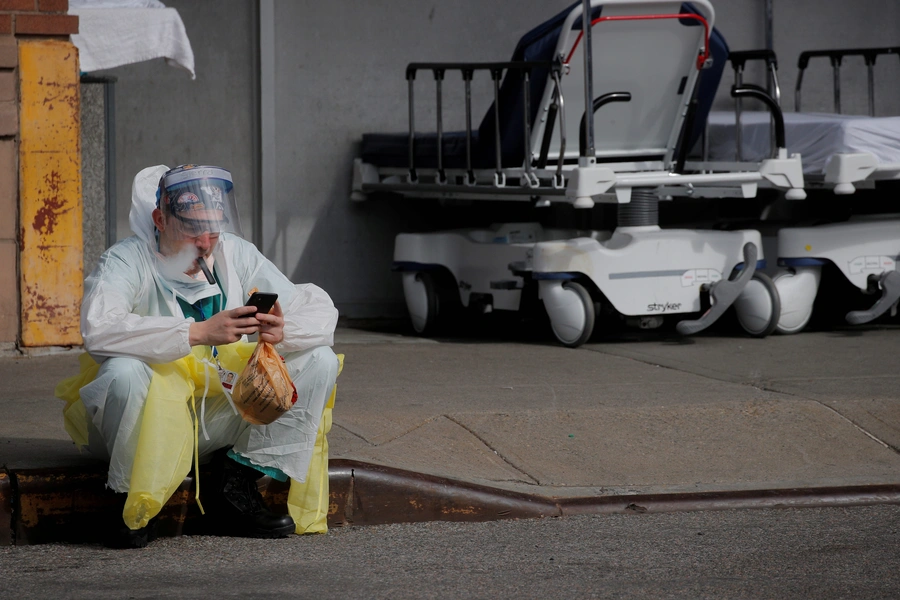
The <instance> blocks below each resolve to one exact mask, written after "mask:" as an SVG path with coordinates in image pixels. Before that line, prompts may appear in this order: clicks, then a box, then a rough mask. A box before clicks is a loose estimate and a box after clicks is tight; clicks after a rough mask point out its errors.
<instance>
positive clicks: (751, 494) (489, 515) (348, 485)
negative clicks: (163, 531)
mask: <svg viewBox="0 0 900 600" xmlns="http://www.w3.org/2000/svg"><path fill="white" fill-rule="evenodd" d="M88 471H89V470H88ZM18 475H22V476H23V477H25V478H26V479H28V478H29V477H34V476H41V477H48V476H51V475H52V476H55V477H51V478H52V479H56V480H57V481H61V480H62V478H65V477H67V476H71V477H73V478H81V477H85V476H86V475H87V476H90V474H89V473H86V472H85V469H84V468H71V467H63V468H58V469H52V468H43V469H23V470H19V471H15V472H10V471H7V470H0V521H2V520H3V519H5V517H6V515H7V513H8V514H9V519H8V520H9V532H8V533H5V532H4V530H3V526H4V525H3V523H2V522H0V545H4V544H6V545H10V544H16V543H20V544H21V543H26V544H27V543H29V540H28V539H26V538H27V536H23V537H22V539H17V536H16V535H15V532H16V527H17V523H16V514H15V507H16V506H17V504H18V502H19V498H18V493H19V492H18V491H17V490H16V486H15V480H16V477H17V476H18ZM4 476H5V477H4ZM329 486H330V507H329V514H328V523H329V526H364V525H381V524H392V523H416V522H428V521H457V522H480V521H493V520H501V519H523V518H541V517H548V516H576V515H591V514H615V513H619V514H636V513H637V514H640V513H662V512H680V511H699V510H729V509H749V508H801V507H802V508H806V507H829V506H860V505H871V504H900V484H889V485H857V486H843V487H841V486H833V487H813V488H784V489H765V490H746V491H722V492H687V493H671V494H665V493H660V494H632V495H611V496H598V497H580V498H556V497H549V496H543V495H540V494H528V493H521V492H515V491H510V490H504V489H498V488H492V487H489V486H484V485H479V484H474V483H469V482H464V481H459V480H454V479H449V478H445V477H439V476H435V475H428V474H423V473H418V472H414V471H406V470H403V469H397V468H394V467H388V466H383V465H377V464H372V463H364V462H358V461H353V460H344V459H334V460H331V461H330V462H329ZM189 487H190V482H189V481H188V480H185V484H184V486H183V488H184V489H180V490H179V492H181V493H182V495H184V494H187V491H186V490H187V489H188V488H189ZM277 490H278V488H277V487H276V488H275V489H273V491H276V493H277V494H285V493H286V488H285V489H284V490H281V491H280V492H277ZM277 494H276V495H277ZM280 499H281V498H279V500H280ZM285 499H286V498H285ZM188 503H189V499H188V498H187V497H185V498H183V499H181V500H180V502H178V503H177V504H179V505H180V504H188ZM4 510H6V512H4ZM182 510H183V508H182ZM178 516H179V517H180V518H178V519H177V521H178V524H179V527H177V531H172V532H171V533H170V535H172V534H174V535H180V534H181V533H182V531H181V525H184V518H185V517H186V516H187V514H186V513H182V514H180V515H178ZM35 541H37V540H35ZM44 541H51V540H49V539H44V540H41V542H44ZM41 542H38V543H41Z"/></svg>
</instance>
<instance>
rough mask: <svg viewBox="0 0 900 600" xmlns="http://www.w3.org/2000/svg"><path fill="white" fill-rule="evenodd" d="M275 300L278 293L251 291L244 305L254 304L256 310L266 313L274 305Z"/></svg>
mask: <svg viewBox="0 0 900 600" xmlns="http://www.w3.org/2000/svg"><path fill="white" fill-rule="evenodd" d="M276 300H278V294H272V293H270V292H253V293H252V294H251V295H250V297H249V298H248V299H247V304H245V305H244V306H255V307H256V312H261V313H267V312H269V311H270V310H272V307H273V306H275V301H276Z"/></svg>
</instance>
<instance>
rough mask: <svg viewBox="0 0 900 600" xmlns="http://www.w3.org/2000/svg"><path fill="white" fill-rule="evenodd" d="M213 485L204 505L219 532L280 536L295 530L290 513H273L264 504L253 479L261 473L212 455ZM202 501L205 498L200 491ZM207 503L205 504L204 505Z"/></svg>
mask: <svg viewBox="0 0 900 600" xmlns="http://www.w3.org/2000/svg"><path fill="white" fill-rule="evenodd" d="M212 471H213V477H212V479H213V482H214V485H215V489H214V492H213V495H212V497H209V496H208V497H207V499H208V502H207V503H205V504H204V509H206V512H207V513H208V516H209V517H210V519H211V521H212V528H213V532H214V533H217V534H219V535H227V536H234V537H251V538H282V537H286V536H288V535H290V534H292V533H294V520H293V519H292V518H291V517H290V516H289V515H279V514H275V513H273V512H272V511H270V510H269V509H267V508H266V505H265V503H264V502H263V499H262V495H261V494H260V493H259V490H258V489H257V487H256V481H257V480H258V479H259V478H260V477H262V474H261V473H260V472H259V471H257V470H256V469H254V468H253V467H247V466H244V465H242V464H240V463H238V462H236V461H234V460H232V459H230V458H228V457H227V456H225V455H224V453H221V454H218V455H217V456H216V457H215V458H214V459H213V470H212ZM200 500H201V502H202V501H203V500H204V498H203V495H202V492H201V497H200ZM207 504H208V506H207Z"/></svg>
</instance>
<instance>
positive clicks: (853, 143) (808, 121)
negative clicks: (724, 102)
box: [708, 111, 900, 175]
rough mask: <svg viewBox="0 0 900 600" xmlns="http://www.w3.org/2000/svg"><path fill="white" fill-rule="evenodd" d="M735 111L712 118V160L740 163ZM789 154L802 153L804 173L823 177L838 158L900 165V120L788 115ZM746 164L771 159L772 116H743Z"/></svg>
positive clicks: (747, 113) (717, 113) (753, 113)
mask: <svg viewBox="0 0 900 600" xmlns="http://www.w3.org/2000/svg"><path fill="white" fill-rule="evenodd" d="M734 121H735V118H734V112H731V111H713V112H711V113H710V115H709V121H708V123H709V159H710V160H714V161H720V160H721V161H725V160H729V161H730V160H734V159H735V150H736V146H735V126H734ZM784 134H785V140H786V142H787V150H788V154H795V153H799V154H800V156H801V157H802V159H803V172H804V174H807V175H810V174H820V173H823V172H824V171H825V166H826V165H827V164H828V161H829V160H830V159H831V156H832V155H834V154H837V153H857V152H859V153H862V152H866V153H869V154H872V155H874V156H875V158H876V159H877V160H878V162H880V163H897V162H900V117H867V116H855V115H836V114H826V113H784ZM741 135H742V136H743V137H742V143H741V147H742V152H743V159H744V160H761V159H763V158H768V157H769V156H770V155H771V147H772V146H771V141H770V140H771V134H770V128H769V113H768V112H762V111H744V112H742V113H741Z"/></svg>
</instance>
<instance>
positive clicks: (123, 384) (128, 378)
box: [100, 357, 153, 403]
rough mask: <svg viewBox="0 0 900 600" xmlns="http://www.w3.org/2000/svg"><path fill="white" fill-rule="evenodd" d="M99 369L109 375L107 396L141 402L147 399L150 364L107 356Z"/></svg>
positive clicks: (150, 373)
mask: <svg viewBox="0 0 900 600" xmlns="http://www.w3.org/2000/svg"><path fill="white" fill-rule="evenodd" d="M100 368H101V370H102V371H104V372H105V374H106V376H107V377H109V389H108V392H107V398H108V399H110V398H114V399H115V400H116V401H117V402H120V403H121V402H128V403H131V402H141V403H143V402H144V401H145V400H146V399H147V390H149V389H150V378H151V377H152V376H153V370H152V369H151V368H150V366H149V365H148V364H147V363H145V362H143V361H141V360H137V359H134V358H123V357H116V358H109V359H107V360H105V361H104V362H103V365H101V367H100Z"/></svg>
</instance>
